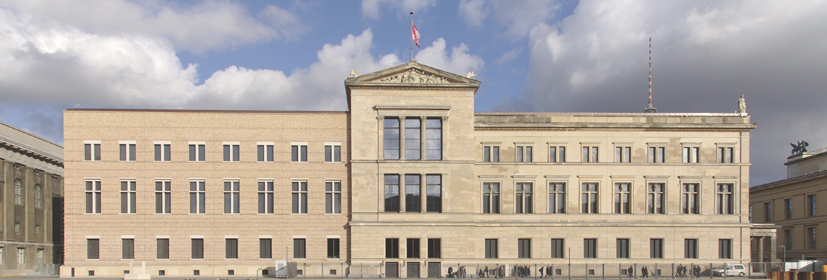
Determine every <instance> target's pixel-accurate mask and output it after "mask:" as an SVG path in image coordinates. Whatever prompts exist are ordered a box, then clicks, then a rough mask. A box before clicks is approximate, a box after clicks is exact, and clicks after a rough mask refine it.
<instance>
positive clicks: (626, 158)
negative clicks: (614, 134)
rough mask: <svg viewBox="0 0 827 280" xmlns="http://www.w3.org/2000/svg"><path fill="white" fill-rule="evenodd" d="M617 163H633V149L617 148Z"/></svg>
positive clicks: (627, 147) (626, 147)
mask: <svg viewBox="0 0 827 280" xmlns="http://www.w3.org/2000/svg"><path fill="white" fill-rule="evenodd" d="M615 162H626V163H628V162H632V147H629V146H616V147H615Z"/></svg>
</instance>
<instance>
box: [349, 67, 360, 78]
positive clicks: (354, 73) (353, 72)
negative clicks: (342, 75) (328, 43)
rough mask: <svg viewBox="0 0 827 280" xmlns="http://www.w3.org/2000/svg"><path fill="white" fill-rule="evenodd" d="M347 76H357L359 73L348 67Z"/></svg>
mask: <svg viewBox="0 0 827 280" xmlns="http://www.w3.org/2000/svg"><path fill="white" fill-rule="evenodd" d="M348 76H350V77H354V78H356V77H359V73H358V72H356V70H353V69H350V72H348Z"/></svg>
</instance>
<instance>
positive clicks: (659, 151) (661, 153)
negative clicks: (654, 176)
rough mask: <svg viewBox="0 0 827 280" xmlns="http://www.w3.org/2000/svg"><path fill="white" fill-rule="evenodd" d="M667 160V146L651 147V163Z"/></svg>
mask: <svg viewBox="0 0 827 280" xmlns="http://www.w3.org/2000/svg"><path fill="white" fill-rule="evenodd" d="M664 162H666V147H649V163H664Z"/></svg>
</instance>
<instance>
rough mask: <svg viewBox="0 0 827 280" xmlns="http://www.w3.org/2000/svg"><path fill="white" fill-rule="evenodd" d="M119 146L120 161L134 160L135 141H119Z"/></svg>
mask: <svg viewBox="0 0 827 280" xmlns="http://www.w3.org/2000/svg"><path fill="white" fill-rule="evenodd" d="M119 146H120V160H121V161H135V152H136V151H135V150H136V147H135V141H121V142H120V143H119Z"/></svg>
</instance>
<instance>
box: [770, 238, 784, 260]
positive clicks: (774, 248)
mask: <svg viewBox="0 0 827 280" xmlns="http://www.w3.org/2000/svg"><path fill="white" fill-rule="evenodd" d="M775 239H776V238H775V234H773V235H770V257H769V261H771V262H774V261H775V259H780V258H779V257H778V245H776V240H775ZM782 261H783V260H782Z"/></svg>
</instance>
